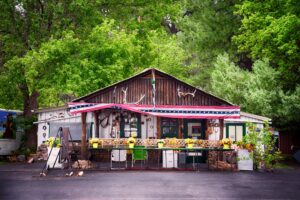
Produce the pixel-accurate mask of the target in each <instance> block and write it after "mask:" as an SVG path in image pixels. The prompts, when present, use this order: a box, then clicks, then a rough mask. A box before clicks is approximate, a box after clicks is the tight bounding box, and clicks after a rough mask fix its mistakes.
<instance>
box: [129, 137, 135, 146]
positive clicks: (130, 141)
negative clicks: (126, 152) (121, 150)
mask: <svg viewBox="0 0 300 200" xmlns="http://www.w3.org/2000/svg"><path fill="white" fill-rule="evenodd" d="M135 143H136V139H135V138H133V137H130V138H128V140H127V144H128V146H129V148H133V147H134V144H135Z"/></svg>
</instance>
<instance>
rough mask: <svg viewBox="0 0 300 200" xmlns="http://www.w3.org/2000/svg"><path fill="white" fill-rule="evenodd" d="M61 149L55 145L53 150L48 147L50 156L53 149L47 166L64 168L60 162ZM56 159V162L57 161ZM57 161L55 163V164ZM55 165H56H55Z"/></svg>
mask: <svg viewBox="0 0 300 200" xmlns="http://www.w3.org/2000/svg"><path fill="white" fill-rule="evenodd" d="M59 149H60V148H58V147H53V149H52V151H51V148H50V147H48V156H49V154H50V151H51V154H50V156H49V159H48V162H47V166H48V167H50V168H62V163H59V162H58V161H59V155H58V154H59ZM55 160H56V162H55ZM54 163H55V165H54ZM53 165H54V166H53Z"/></svg>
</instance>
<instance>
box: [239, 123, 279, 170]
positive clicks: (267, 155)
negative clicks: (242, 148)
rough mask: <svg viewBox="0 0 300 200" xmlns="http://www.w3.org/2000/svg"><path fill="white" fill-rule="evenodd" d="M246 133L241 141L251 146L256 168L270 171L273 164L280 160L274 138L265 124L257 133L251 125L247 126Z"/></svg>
mask: <svg viewBox="0 0 300 200" xmlns="http://www.w3.org/2000/svg"><path fill="white" fill-rule="evenodd" d="M247 127H248V133H247V135H245V136H244V138H243V140H244V143H246V144H252V145H253V147H254V148H253V152H252V153H253V162H254V165H255V167H256V168H259V167H261V168H263V169H267V170H272V169H273V168H274V166H275V164H276V163H277V162H278V161H279V160H281V159H282V156H281V153H280V152H279V151H278V150H277V149H276V147H275V138H274V137H273V134H272V132H270V130H269V124H268V123H267V122H265V124H264V128H263V129H262V130H260V132H258V131H257V130H256V126H255V125H254V124H252V123H249V124H247Z"/></svg>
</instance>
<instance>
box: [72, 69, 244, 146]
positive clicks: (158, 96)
mask: <svg viewBox="0 0 300 200" xmlns="http://www.w3.org/2000/svg"><path fill="white" fill-rule="evenodd" d="M69 113H70V114H73V115H79V114H81V120H82V124H83V126H82V127H85V124H86V123H87V120H86V118H87V115H89V116H88V118H89V117H90V118H93V119H94V120H93V122H94V126H93V128H94V134H93V137H100V138H110V137H121V138H123V137H130V136H134V137H138V138H166V137H176V138H187V137H193V138H199V139H213V140H220V139H222V138H223V135H224V131H223V130H224V129H223V128H224V119H228V118H230V119H233V118H239V117H240V108H239V107H238V106H234V105H232V104H231V103H229V102H227V101H225V100H223V99H220V98H218V97H216V96H214V95H212V94H209V93H207V92H204V91H202V90H200V89H198V88H195V87H193V86H191V85H189V84H187V83H185V82H183V81H181V80H178V79H177V78H175V77H173V76H171V75H168V74H166V73H164V72H162V71H160V70H157V69H146V70H144V71H143V72H141V73H139V74H137V75H135V76H133V77H130V78H128V79H126V80H123V81H120V82H118V83H115V84H113V85H111V86H108V87H106V88H103V89H100V90H97V91H95V92H92V93H90V94H87V95H86V96H83V97H80V98H78V99H75V100H74V101H73V102H71V103H70V104H69ZM91 116H92V117H91ZM212 127H214V130H217V131H213V132H211V131H210V130H211V128H212ZM82 133H83V134H82V136H83V137H82V140H83V141H85V140H86V129H85V128H83V129H82Z"/></svg>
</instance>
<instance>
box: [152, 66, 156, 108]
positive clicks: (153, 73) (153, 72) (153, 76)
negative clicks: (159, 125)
mask: <svg viewBox="0 0 300 200" xmlns="http://www.w3.org/2000/svg"><path fill="white" fill-rule="evenodd" d="M151 73H152V80H151V83H152V102H153V107H154V108H155V104H156V102H155V93H156V88H155V71H154V69H152V71H151Z"/></svg>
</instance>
